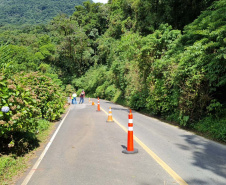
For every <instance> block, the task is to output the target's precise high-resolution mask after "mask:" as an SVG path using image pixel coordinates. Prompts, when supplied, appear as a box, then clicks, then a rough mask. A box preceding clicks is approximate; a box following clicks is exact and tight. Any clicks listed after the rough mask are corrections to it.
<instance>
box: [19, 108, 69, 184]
mask: <svg viewBox="0 0 226 185" xmlns="http://www.w3.org/2000/svg"><path fill="white" fill-rule="evenodd" d="M70 109H71V108H69V110H68V112H67V114H66V115H65V116H64V118H63V120H62V121H61V123H60V125H59V126H58V128H57V130H56V131H55V133H54V134H53V136H52V138H51V139H50V141H49V143H48V144H47V145H46V147H45V149H44V151H43V152H42V154H41V155H40V157H39V158H38V160H37V161H36V163H35V164H34V166H33V167H32V169H31V170H30V172H29V174H28V175H27V176H26V178H25V179H24V181H23V183H22V184H21V185H27V183H28V182H29V181H30V179H31V177H32V175H33V174H34V172H35V170H36V169H37V168H38V166H39V164H40V163H41V161H42V159H43V158H44V156H45V154H46V152H47V151H48V149H49V147H50V145H51V144H52V142H53V140H54V138H55V137H56V135H57V133H58V131H59V130H60V127H61V126H62V125H63V123H64V120H65V119H66V117H67V115H68V113H69V112H70Z"/></svg>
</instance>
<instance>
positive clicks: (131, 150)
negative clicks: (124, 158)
mask: <svg viewBox="0 0 226 185" xmlns="http://www.w3.org/2000/svg"><path fill="white" fill-rule="evenodd" d="M128 118H129V123H128V137H127V149H126V150H123V151H122V152H123V153H125V154H135V153H138V150H137V149H136V148H134V147H133V114H132V110H131V109H130V112H129V115H128Z"/></svg>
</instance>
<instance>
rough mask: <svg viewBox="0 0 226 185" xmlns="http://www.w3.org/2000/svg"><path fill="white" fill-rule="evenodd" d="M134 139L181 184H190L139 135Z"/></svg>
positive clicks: (124, 128) (126, 130)
mask: <svg viewBox="0 0 226 185" xmlns="http://www.w3.org/2000/svg"><path fill="white" fill-rule="evenodd" d="M100 109H101V110H102V111H103V112H104V113H105V114H107V115H108V113H107V112H106V111H105V110H104V109H103V108H100ZM113 120H114V122H115V123H117V125H118V126H119V127H121V128H122V129H123V130H124V131H125V132H128V129H127V128H126V127H124V126H123V125H121V124H120V123H119V122H118V121H117V120H116V119H114V118H113ZM134 140H135V141H136V142H137V143H138V144H139V145H140V146H141V147H142V148H143V149H144V150H145V151H146V152H147V153H148V154H149V155H150V156H151V157H152V158H153V159H154V160H155V161H156V162H157V163H158V164H159V165H161V166H162V168H163V169H164V170H165V171H166V172H167V173H168V174H169V175H170V176H171V177H173V178H174V179H175V180H176V181H177V182H178V183H179V184H180V185H188V184H187V183H186V182H185V181H184V180H183V179H182V178H181V177H180V176H179V175H178V174H177V173H176V172H175V171H173V169H172V168H170V167H169V166H168V165H167V164H166V163H165V162H164V161H163V160H162V159H161V158H160V157H158V156H157V155H156V154H155V153H154V152H153V151H152V150H151V149H150V148H148V147H147V146H146V145H145V144H144V143H143V142H142V141H141V140H140V139H138V137H136V136H135V135H134Z"/></svg>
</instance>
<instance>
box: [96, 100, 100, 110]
mask: <svg viewBox="0 0 226 185" xmlns="http://www.w3.org/2000/svg"><path fill="white" fill-rule="evenodd" d="M97 102H98V103H97V111H100V100H99V98H98V101H97Z"/></svg>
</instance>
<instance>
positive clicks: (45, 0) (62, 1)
mask: <svg viewBox="0 0 226 185" xmlns="http://www.w3.org/2000/svg"><path fill="white" fill-rule="evenodd" d="M83 2H84V0H38V1H37V0H0V26H4V25H8V24H11V25H12V24H14V25H18V26H20V25H21V24H41V23H47V22H49V21H50V20H51V19H53V17H55V16H57V15H58V14H63V13H64V14H67V15H71V14H72V13H73V12H74V11H75V8H74V7H75V5H81V4H82V3H83Z"/></svg>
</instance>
